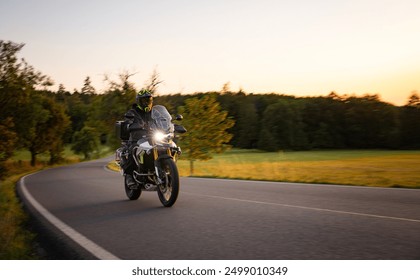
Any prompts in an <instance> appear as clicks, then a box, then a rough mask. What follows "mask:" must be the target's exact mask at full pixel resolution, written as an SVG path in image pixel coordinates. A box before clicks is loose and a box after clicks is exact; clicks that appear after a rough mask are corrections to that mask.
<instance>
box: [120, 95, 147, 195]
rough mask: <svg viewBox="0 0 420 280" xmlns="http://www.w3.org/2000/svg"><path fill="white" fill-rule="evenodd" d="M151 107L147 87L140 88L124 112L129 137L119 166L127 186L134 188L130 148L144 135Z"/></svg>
mask: <svg viewBox="0 0 420 280" xmlns="http://www.w3.org/2000/svg"><path fill="white" fill-rule="evenodd" d="M152 107H153V95H152V92H151V91H150V90H148V89H142V90H140V91H139V92H138V93H137V95H136V103H134V104H133V105H132V108H131V109H130V110H128V111H127V113H125V115H124V117H125V120H126V121H128V123H129V130H130V138H129V140H128V158H127V160H126V161H125V162H124V164H123V165H122V166H121V167H122V168H123V170H124V174H125V176H126V182H127V185H128V187H129V188H135V187H136V183H135V181H134V178H133V171H134V168H135V166H136V164H135V162H134V158H133V156H132V153H131V151H132V148H133V147H134V145H135V144H136V142H137V141H138V140H140V139H141V138H142V137H143V136H145V135H146V133H147V131H148V129H149V125H150V123H151V121H152V117H151V111H152Z"/></svg>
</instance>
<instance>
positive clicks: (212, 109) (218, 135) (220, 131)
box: [179, 94, 235, 175]
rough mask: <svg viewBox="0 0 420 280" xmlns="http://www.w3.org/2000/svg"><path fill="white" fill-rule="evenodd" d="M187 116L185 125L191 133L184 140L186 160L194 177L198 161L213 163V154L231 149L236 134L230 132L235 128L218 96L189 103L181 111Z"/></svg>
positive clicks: (183, 137)
mask: <svg viewBox="0 0 420 280" xmlns="http://www.w3.org/2000/svg"><path fill="white" fill-rule="evenodd" d="M179 112H180V113H181V114H182V115H184V121H183V125H184V126H185V127H186V128H187V130H188V132H187V133H186V134H184V135H182V137H181V142H182V146H183V147H184V151H185V152H186V155H185V157H186V159H187V160H189V161H190V174H191V175H193V174H194V161H196V160H209V159H211V158H212V154H213V153H221V152H223V151H225V150H226V149H227V148H229V147H230V146H228V145H227V143H228V142H229V141H230V139H231V138H232V134H230V133H228V132H227V130H228V129H229V128H231V127H232V126H233V125H234V123H235V122H234V121H233V120H232V119H231V118H229V117H228V113H227V112H226V111H222V110H221V107H220V104H219V103H218V102H217V100H216V96H215V95H214V94H208V95H204V96H202V97H201V98H197V97H193V98H189V99H187V100H185V105H184V106H182V107H180V108H179Z"/></svg>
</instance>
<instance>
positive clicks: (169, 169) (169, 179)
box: [158, 158, 179, 207]
mask: <svg viewBox="0 0 420 280" xmlns="http://www.w3.org/2000/svg"><path fill="white" fill-rule="evenodd" d="M160 164H161V169H162V171H163V174H164V178H162V179H163V184H162V185H161V186H159V188H158V196H159V199H160V202H161V203H162V205H163V206H165V207H171V206H172V205H174V203H175V201H176V199H177V198H178V193H179V174H178V168H177V167H176V164H175V162H174V161H173V159H171V158H164V159H162V160H161V162H160Z"/></svg>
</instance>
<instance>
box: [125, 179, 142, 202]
mask: <svg viewBox="0 0 420 280" xmlns="http://www.w3.org/2000/svg"><path fill="white" fill-rule="evenodd" d="M124 187H125V194H126V195H127V197H128V198H129V199H130V200H137V199H139V197H140V195H141V188H140V186H138V188H137V189H134V190H133V189H130V188H129V187H128V184H127V179H126V177H125V176H124Z"/></svg>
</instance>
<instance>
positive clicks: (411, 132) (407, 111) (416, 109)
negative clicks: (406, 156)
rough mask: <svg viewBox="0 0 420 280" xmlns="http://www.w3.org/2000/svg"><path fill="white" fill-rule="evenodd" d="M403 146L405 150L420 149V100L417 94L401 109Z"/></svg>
mask: <svg viewBox="0 0 420 280" xmlns="http://www.w3.org/2000/svg"><path fill="white" fill-rule="evenodd" d="M400 121H401V145H402V147H403V148H410V149H418V148H420V98H419V96H418V95H417V93H416V92H413V94H412V95H411V96H410V97H409V99H408V101H407V104H406V105H405V106H403V107H402V108H401V109H400Z"/></svg>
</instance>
